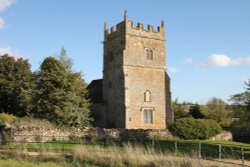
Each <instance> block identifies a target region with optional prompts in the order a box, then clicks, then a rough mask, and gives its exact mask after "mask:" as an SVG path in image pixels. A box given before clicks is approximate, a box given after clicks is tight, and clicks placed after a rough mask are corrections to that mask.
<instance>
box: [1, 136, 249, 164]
mask: <svg viewBox="0 0 250 167" xmlns="http://www.w3.org/2000/svg"><path fill="white" fill-rule="evenodd" d="M199 142H201V143H202V144H201V154H202V156H203V157H204V158H218V157H219V144H221V145H222V149H221V150H222V152H221V153H222V154H221V156H222V158H231V159H240V158H241V146H243V147H244V154H245V155H244V156H245V159H246V160H250V144H245V143H239V142H233V141H211V140H178V141H177V147H178V149H177V152H175V141H174V140H159V141H155V143H154V149H155V150H159V151H161V152H170V153H177V154H178V155H187V156H192V155H198V148H199ZM131 144H133V145H143V146H144V147H148V146H149V147H151V145H152V144H151V143H150V142H143V143H138V142H132V143H131ZM95 145H96V146H102V147H103V149H104V150H106V151H109V150H110V149H112V147H120V148H122V147H123V143H120V142H119V143H115V142H113V143H112V142H111V143H106V144H105V143H95V144H93V143H92V144H91V143H89V144H87V145H86V144H85V147H86V149H89V150H90V149H91V150H92V151H95V150H93V149H95V147H94V146H95ZM80 146H81V144H77V143H74V142H62V141H55V142H49V143H28V144H8V145H5V146H2V148H5V149H4V150H9V151H11V150H23V149H26V150H28V151H37V152H65V153H66V152H71V151H73V150H74V149H75V148H77V147H80ZM88 146H89V147H88Z"/></svg>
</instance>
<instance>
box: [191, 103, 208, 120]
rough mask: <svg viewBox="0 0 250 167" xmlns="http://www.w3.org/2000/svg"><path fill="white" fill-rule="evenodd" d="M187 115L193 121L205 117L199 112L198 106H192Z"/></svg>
mask: <svg viewBox="0 0 250 167" xmlns="http://www.w3.org/2000/svg"><path fill="white" fill-rule="evenodd" d="M189 114H190V115H191V116H192V117H193V118H195V119H202V118H204V117H205V116H204V114H203V113H202V112H201V110H200V106H199V104H195V105H194V106H192V107H191V108H190V110H189Z"/></svg>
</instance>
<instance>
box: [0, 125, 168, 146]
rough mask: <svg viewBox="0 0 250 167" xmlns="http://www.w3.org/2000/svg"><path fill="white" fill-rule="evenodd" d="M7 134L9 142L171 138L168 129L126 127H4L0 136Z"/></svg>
mask: <svg viewBox="0 0 250 167" xmlns="http://www.w3.org/2000/svg"><path fill="white" fill-rule="evenodd" d="M3 134H4V135H7V138H8V139H7V140H9V141H11V142H46V141H54V140H62V141H67V140H70V139H73V138H80V139H86V140H91V139H94V140H125V141H126V140H136V141H145V140H150V139H154V138H157V139H171V138H172V135H171V134H170V132H169V131H168V130H142V129H136V130H128V129H98V128H95V129H56V128H54V129H46V128H41V127H20V128H17V127H5V128H2V131H1V132H0V136H2V135H3ZM0 144H1V143H0Z"/></svg>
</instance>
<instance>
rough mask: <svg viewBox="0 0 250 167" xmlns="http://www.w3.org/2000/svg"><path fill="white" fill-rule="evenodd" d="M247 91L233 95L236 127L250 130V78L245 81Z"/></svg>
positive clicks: (234, 124)
mask: <svg viewBox="0 0 250 167" xmlns="http://www.w3.org/2000/svg"><path fill="white" fill-rule="evenodd" d="M245 85H246V87H245V89H246V91H245V92H243V93H238V94H235V95H233V96H232V97H231V99H230V100H231V101H232V106H233V111H234V115H233V116H234V117H235V121H234V123H233V126H234V127H235V128H240V129H246V130H250V79H249V80H248V81H247V82H245Z"/></svg>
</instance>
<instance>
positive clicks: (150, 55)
mask: <svg viewBox="0 0 250 167" xmlns="http://www.w3.org/2000/svg"><path fill="white" fill-rule="evenodd" d="M146 57H147V60H153V50H151V49H146Z"/></svg>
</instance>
